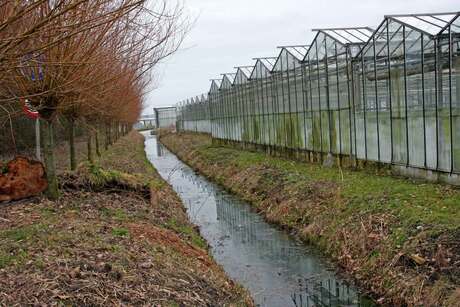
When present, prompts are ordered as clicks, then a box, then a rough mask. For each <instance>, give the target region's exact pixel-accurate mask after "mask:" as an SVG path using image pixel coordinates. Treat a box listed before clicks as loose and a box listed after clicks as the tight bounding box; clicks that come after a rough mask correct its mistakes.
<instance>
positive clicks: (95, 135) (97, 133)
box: [94, 129, 101, 157]
mask: <svg viewBox="0 0 460 307" xmlns="http://www.w3.org/2000/svg"><path fill="white" fill-rule="evenodd" d="M94 140H95V142H96V155H97V156H98V157H100V156H101V151H100V149H99V130H98V129H96V131H95V132H94Z"/></svg>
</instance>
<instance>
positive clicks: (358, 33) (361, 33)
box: [312, 27, 374, 45]
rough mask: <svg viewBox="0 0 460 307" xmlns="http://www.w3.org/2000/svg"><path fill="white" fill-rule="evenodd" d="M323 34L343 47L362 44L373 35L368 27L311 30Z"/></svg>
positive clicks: (372, 31)
mask: <svg viewBox="0 0 460 307" xmlns="http://www.w3.org/2000/svg"><path fill="white" fill-rule="evenodd" d="M312 31H318V32H323V33H324V34H326V35H328V36H329V37H331V38H332V39H335V40H336V41H338V42H339V43H341V44H343V45H349V44H364V43H366V42H367V41H368V40H369V38H370V37H371V36H372V33H374V30H373V29H371V28H369V27H354V28H327V29H313V30H312Z"/></svg>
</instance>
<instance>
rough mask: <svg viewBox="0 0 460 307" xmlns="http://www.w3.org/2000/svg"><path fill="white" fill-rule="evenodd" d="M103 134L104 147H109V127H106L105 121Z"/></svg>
mask: <svg viewBox="0 0 460 307" xmlns="http://www.w3.org/2000/svg"><path fill="white" fill-rule="evenodd" d="M104 130H105V131H104V135H105V138H104V147H105V150H107V149H109V128H108V125H107V123H106V124H104Z"/></svg>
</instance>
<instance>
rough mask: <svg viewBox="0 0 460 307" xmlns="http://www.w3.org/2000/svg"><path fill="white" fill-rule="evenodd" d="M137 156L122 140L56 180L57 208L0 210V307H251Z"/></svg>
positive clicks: (137, 147)
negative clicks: (93, 160) (92, 162)
mask: <svg viewBox="0 0 460 307" xmlns="http://www.w3.org/2000/svg"><path fill="white" fill-rule="evenodd" d="M143 146H144V144H143V137H142V136H141V135H140V134H138V133H137V132H132V133H131V134H129V135H128V136H126V137H124V138H122V139H120V140H119V141H118V142H117V143H116V144H115V145H114V146H112V147H111V148H110V149H109V151H107V152H105V153H104V154H103V156H102V158H101V159H99V161H97V163H96V164H95V165H87V164H81V165H80V166H79V168H78V171H77V172H76V173H64V174H62V175H61V178H60V181H61V183H62V197H61V198H60V199H59V200H58V201H55V202H51V201H48V200H46V199H42V198H35V199H33V200H30V201H26V202H21V203H20V204H13V205H0V305H7V306H12V305H26V304H63V305H99V306H107V305H154V306H209V305H212V306H217V305H218V306H220V305H226V306H235V305H238V306H239V305H243V306H245V305H249V306H251V305H252V302H251V300H250V298H249V297H248V295H247V292H246V291H245V290H243V289H242V288H241V287H240V286H238V285H237V284H235V283H234V282H233V281H231V280H230V279H229V278H228V277H227V276H226V275H225V273H224V271H223V270H222V268H221V267H219V266H218V265H217V264H216V263H215V262H214V261H213V259H212V258H211V257H210V256H209V255H208V252H207V246H206V243H205V241H204V240H203V239H202V238H201V236H200V235H199V233H198V232H197V231H196V229H195V227H194V226H193V225H192V224H191V223H190V221H189V220H188V218H187V215H186V213H185V211H184V207H183V206H182V204H181V202H180V200H179V198H178V197H177V195H176V194H175V192H174V191H173V190H172V189H171V187H170V186H169V185H167V184H166V183H165V182H164V181H163V180H162V179H161V177H160V176H159V175H158V174H157V173H156V171H155V170H154V169H153V168H152V166H151V165H150V164H149V163H148V161H147V160H146V157H145V153H144V150H143V148H144V147H143Z"/></svg>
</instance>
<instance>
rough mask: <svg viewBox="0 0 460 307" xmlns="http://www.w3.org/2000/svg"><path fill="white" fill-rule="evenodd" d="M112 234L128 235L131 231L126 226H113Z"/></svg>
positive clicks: (118, 235)
mask: <svg viewBox="0 0 460 307" xmlns="http://www.w3.org/2000/svg"><path fill="white" fill-rule="evenodd" d="M112 235H114V236H116V237H127V236H129V231H128V229H126V228H113V229H112Z"/></svg>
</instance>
